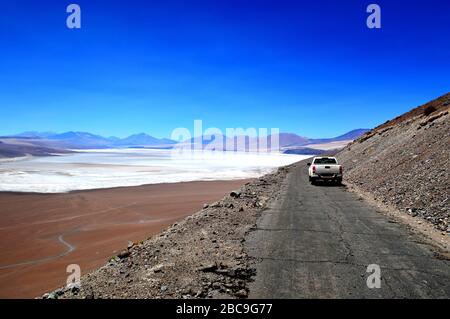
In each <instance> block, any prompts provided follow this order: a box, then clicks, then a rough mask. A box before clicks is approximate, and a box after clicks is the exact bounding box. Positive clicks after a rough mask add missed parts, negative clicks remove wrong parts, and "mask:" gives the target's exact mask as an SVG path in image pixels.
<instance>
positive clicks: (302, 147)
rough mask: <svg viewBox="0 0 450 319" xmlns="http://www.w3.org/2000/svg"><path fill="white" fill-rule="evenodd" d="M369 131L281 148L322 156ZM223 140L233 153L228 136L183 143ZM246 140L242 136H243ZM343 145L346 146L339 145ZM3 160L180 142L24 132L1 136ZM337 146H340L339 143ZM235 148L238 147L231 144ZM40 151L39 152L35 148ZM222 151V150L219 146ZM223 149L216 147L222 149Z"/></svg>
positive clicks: (294, 138) (287, 138) (294, 139)
mask: <svg viewBox="0 0 450 319" xmlns="http://www.w3.org/2000/svg"><path fill="white" fill-rule="evenodd" d="M367 131H369V130H368V129H356V130H352V131H350V132H347V133H345V134H343V135H340V136H337V137H333V138H324V139H312V138H308V137H303V136H299V135H297V134H293V133H280V134H279V143H280V145H279V146H280V148H281V150H282V151H283V152H285V153H290V154H320V153H323V152H324V151H325V150H330V149H332V147H336V148H341V144H342V145H345V144H346V143H347V142H350V141H351V140H354V139H356V138H358V137H360V136H361V135H363V134H364V133H366V132H367ZM221 138H222V141H223V147H222V150H228V151H233V150H236V147H235V148H233V149H227V148H226V145H227V144H226V142H227V141H228V142H230V141H231V142H232V143H233V141H234V140H235V139H236V140H237V138H238V137H234V138H233V137H226V136H223V135H221V136H203V137H201V136H200V137H195V138H192V139H190V140H187V141H184V142H182V144H191V143H193V144H201V145H202V147H205V146H214V144H211V143H213V142H214V141H218V140H220V139H221ZM241 138H242V136H241ZM270 139H271V136H268V137H267V140H268V144H269V145H268V146H269V147H270ZM256 140H257V138H249V137H245V146H246V147H248V145H250V144H251V143H256ZM337 142H342V143H340V144H339V143H337ZM0 143H1V146H0V157H2V156H3V157H11V156H12V155H14V156H21V155H26V154H31V155H46V154H51V153H52V151H53V153H60V152H61V150H66V151H67V150H71V149H93V148H117V147H119V148H123V147H125V148H127V147H139V148H172V147H174V145H175V144H177V142H176V141H174V140H171V139H167V138H156V137H153V136H151V135H148V134H146V133H139V134H133V135H130V136H128V137H126V138H118V137H114V136H112V137H103V136H101V135H96V134H92V133H88V132H74V131H70V132H64V133H54V132H34V131H29V132H23V133H20V134H16V135H11V136H3V137H0ZM327 143H328V144H329V145H331V148H330V146H324V147H325V149H321V148H319V147H315V145H317V146H322V145H325V144H327ZM336 143H337V144H336ZM229 145H234V144H229ZM34 148H35V149H36V152H34V151H33V149H34ZM219 148H220V147H219ZM219 148H217V147H216V148H215V149H216V150H218V149H219Z"/></svg>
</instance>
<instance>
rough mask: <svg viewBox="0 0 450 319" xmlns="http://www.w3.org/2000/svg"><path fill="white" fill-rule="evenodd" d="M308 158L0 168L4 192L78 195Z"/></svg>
mask: <svg viewBox="0 0 450 319" xmlns="http://www.w3.org/2000/svg"><path fill="white" fill-rule="evenodd" d="M307 157H308V156H302V155H287V154H280V153H244V152H211V151H209V152H205V151H198V152H195V151H193V152H192V151H188V152H186V151H184V152H180V151H179V150H175V151H174V150H155V149H102V150H82V151H78V152H77V153H73V154H66V155H60V156H45V157H31V158H23V159H22V160H17V161H6V162H2V163H0V191H10V192H39V193H62V192H69V191H74V190H87V189H98V188H111V187H123V186H139V185H146V184H160V183H176V182H188V181H208V180H236V179H246V178H255V177H259V176H261V175H264V174H266V173H269V172H270V171H272V170H273V169H275V168H277V167H279V166H284V165H288V164H291V163H294V162H297V161H299V160H302V159H304V158H307Z"/></svg>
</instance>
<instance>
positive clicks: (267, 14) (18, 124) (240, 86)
mask: <svg viewBox="0 0 450 319" xmlns="http://www.w3.org/2000/svg"><path fill="white" fill-rule="evenodd" d="M374 2H375V3H378V4H379V5H380V6H381V9H382V16H381V18H382V28H381V29H379V30H373V29H368V28H367V27H366V18H367V16H368V14H367V13H366V7H367V5H368V4H370V3H374ZM70 3H77V4H79V5H80V6H81V10H82V28H81V29H80V30H71V29H68V28H67V27H66V25H65V20H66V17H67V15H68V14H67V13H66V10H65V9H66V6H67V5H68V4H70ZM449 21H450V3H449V2H448V1H446V0H441V1H438V0H426V1H425V0H424V1H391V0H390V1H379V0H372V1H360V0H348V1H337V0H336V1H261V0H259V1H257V0H255V1H245V0H239V1H236V0H220V1H219V0H208V1H194V0H192V1H171V0H169V1H138V0H128V1H96V0H72V1H22V0H15V1H7V2H6V1H5V2H4V3H2V6H1V11H0V43H1V50H0V97H1V99H0V103H1V104H0V105H1V117H0V134H1V135H4V134H12V133H18V132H21V131H28V130H37V131H56V132H63V131H68V130H77V131H89V132H92V133H97V134H102V135H105V136H110V135H116V136H119V137H123V136H126V135H129V134H132V133H136V132H147V133H150V134H152V135H154V136H157V137H168V136H170V133H171V131H172V130H173V129H174V128H176V127H186V128H189V129H193V120H194V119H202V120H203V126H204V127H212V126H214V127H219V128H221V129H225V128H226V127H244V128H247V127H256V128H260V127H268V128H271V127H276V128H280V130H281V131H283V132H294V133H297V134H300V135H304V136H309V137H329V136H336V135H339V134H342V133H344V132H346V131H349V130H351V129H354V128H362V127H364V128H365V127H373V126H376V125H377V124H380V123H382V122H384V121H386V120H388V119H390V118H392V117H394V116H396V115H398V114H401V113H403V112H405V111H407V110H409V109H410V108H412V107H414V106H417V105H419V104H423V103H425V102H427V101H429V100H431V99H434V98H436V97H438V96H440V95H442V94H444V93H446V92H448V91H450V76H449V74H450V23H449Z"/></svg>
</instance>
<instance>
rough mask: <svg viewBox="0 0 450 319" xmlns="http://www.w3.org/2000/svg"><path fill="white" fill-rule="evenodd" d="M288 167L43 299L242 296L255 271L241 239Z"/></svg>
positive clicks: (142, 243) (275, 193)
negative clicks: (78, 285) (71, 285)
mask: <svg viewBox="0 0 450 319" xmlns="http://www.w3.org/2000/svg"><path fill="white" fill-rule="evenodd" d="M290 169H292V166H288V167H282V168H280V169H278V171H276V172H275V173H272V174H268V175H265V176H263V177H262V178H259V179H256V180H254V181H252V182H249V183H247V184H246V185H244V186H243V187H241V188H240V189H239V190H237V191H234V192H232V193H230V195H228V196H226V197H224V198H223V199H222V200H220V201H219V202H216V203H214V204H210V205H207V204H205V206H204V209H203V210H201V211H200V212H198V213H196V214H194V215H192V216H189V217H187V218H186V219H184V220H182V221H180V222H179V223H176V224H174V225H172V226H171V227H169V228H168V229H167V230H166V231H164V232H163V233H161V234H160V235H159V236H155V237H152V238H150V239H148V240H146V241H144V242H140V243H135V244H133V245H130V246H129V247H128V249H126V250H124V251H122V252H121V253H120V254H119V255H118V256H116V257H114V258H112V259H111V260H110V261H109V262H108V264H107V265H105V266H103V267H102V268H100V269H98V270H96V271H94V272H92V273H90V274H87V275H85V276H84V277H82V279H81V287H77V286H74V287H72V288H70V289H68V288H61V289H58V290H56V291H54V292H51V293H49V294H45V295H44V298H208V297H210V298H245V297H246V296H247V294H248V288H247V283H248V279H249V277H250V276H252V275H253V274H254V269H252V267H251V266H250V260H249V257H248V256H247V254H246V252H245V250H244V247H243V242H244V237H245V235H246V233H247V232H248V231H250V230H251V229H252V228H253V227H255V226H256V219H257V218H258V216H259V215H260V213H261V211H262V210H263V209H264V207H265V205H266V203H267V202H268V201H269V200H272V199H274V198H275V197H276V196H277V194H279V192H280V185H282V184H283V181H284V179H285V177H286V175H287V173H288V172H289V170H290Z"/></svg>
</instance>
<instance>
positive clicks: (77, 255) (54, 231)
mask: <svg viewBox="0 0 450 319" xmlns="http://www.w3.org/2000/svg"><path fill="white" fill-rule="evenodd" d="M246 182H248V180H235V181H198V182H185V183H173V184H155V185H144V186H137V187H119V188H109V189H97V190H87V191H75V192H70V193H61V194H37V193H7V192H3V193H0V298H34V297H38V296H41V295H42V294H43V293H45V292H48V291H51V290H53V289H55V288H58V287H61V286H63V285H65V282H66V278H67V276H68V275H69V274H68V273H66V267H67V266H68V265H70V264H78V265H80V267H81V273H82V275H83V274H86V273H88V272H90V271H92V270H94V269H96V268H98V267H100V266H102V265H104V264H105V262H107V260H108V259H109V258H111V257H112V256H115V255H117V253H118V252H120V251H121V250H122V249H124V248H126V247H127V245H128V243H129V242H130V241H131V242H137V241H140V240H144V239H147V238H149V237H151V236H152V235H155V234H158V233H159V232H161V231H162V230H163V229H164V228H166V227H167V226H169V225H171V224H173V223H174V222H175V221H177V220H180V219H182V218H184V217H186V216H188V215H190V214H192V213H194V212H196V211H198V210H200V209H201V208H202V206H203V204H204V203H210V202H213V201H217V200H219V199H221V198H222V197H223V196H225V195H226V194H227V193H228V192H230V191H231V190H233V189H236V188H239V187H240V186H242V185H243V184H244V183H246Z"/></svg>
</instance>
